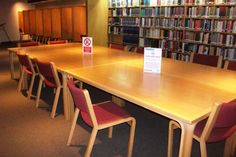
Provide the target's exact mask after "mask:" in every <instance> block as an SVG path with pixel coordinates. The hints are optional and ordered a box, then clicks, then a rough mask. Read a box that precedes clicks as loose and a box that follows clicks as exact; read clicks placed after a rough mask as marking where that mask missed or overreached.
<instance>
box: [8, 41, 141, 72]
mask: <svg viewBox="0 0 236 157" xmlns="http://www.w3.org/2000/svg"><path fill="white" fill-rule="evenodd" d="M8 50H9V51H13V52H23V53H28V54H29V55H30V57H31V58H37V59H38V60H42V61H48V62H51V61H52V62H54V63H55V64H56V66H57V68H58V69H59V70H67V69H73V68H82V67H87V66H97V65H104V64H110V63H115V62H120V61H127V60H133V59H136V58H140V56H142V55H141V54H137V53H128V52H127V53H124V51H121V50H115V49H110V48H107V47H102V46H94V47H93V54H92V55H89V54H85V55H83V54H82V47H81V44H80V43H68V44H57V45H42V46H33V47H19V48H9V49H8Z"/></svg>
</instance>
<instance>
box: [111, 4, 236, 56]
mask: <svg viewBox="0 0 236 157" xmlns="http://www.w3.org/2000/svg"><path fill="white" fill-rule="evenodd" d="M108 37H109V41H108V43H115V44H122V45H135V46H139V47H160V48H162V49H163V52H164V53H165V55H166V56H172V57H174V58H176V59H180V60H189V54H190V52H195V53H202V54H208V55H221V56H223V58H224V59H229V60H234V59H236V0H109V16H108Z"/></svg>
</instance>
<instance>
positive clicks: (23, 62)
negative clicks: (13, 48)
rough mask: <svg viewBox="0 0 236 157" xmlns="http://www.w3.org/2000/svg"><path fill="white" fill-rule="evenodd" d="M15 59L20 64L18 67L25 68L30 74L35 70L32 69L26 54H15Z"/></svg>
mask: <svg viewBox="0 0 236 157" xmlns="http://www.w3.org/2000/svg"><path fill="white" fill-rule="evenodd" d="M17 57H18V60H19V62H20V65H22V66H24V67H26V68H27V69H28V70H30V71H31V72H35V70H34V68H33V64H32V62H31V60H30V58H29V56H28V55H27V54H21V53H17Z"/></svg>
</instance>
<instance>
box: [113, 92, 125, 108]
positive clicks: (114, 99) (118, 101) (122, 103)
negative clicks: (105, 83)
mask: <svg viewBox="0 0 236 157" xmlns="http://www.w3.org/2000/svg"><path fill="white" fill-rule="evenodd" d="M112 102H114V103H116V104H117V105H119V106H120V107H124V106H125V100H123V99H121V98H118V97H116V96H114V95H112Z"/></svg>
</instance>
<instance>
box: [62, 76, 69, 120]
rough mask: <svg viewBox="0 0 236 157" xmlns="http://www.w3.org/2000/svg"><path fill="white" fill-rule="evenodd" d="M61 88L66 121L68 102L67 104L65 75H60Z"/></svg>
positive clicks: (67, 117)
mask: <svg viewBox="0 0 236 157" xmlns="http://www.w3.org/2000/svg"><path fill="white" fill-rule="evenodd" d="M62 87H63V105H64V116H65V119H66V120H69V119H70V117H69V113H68V112H69V106H70V105H69V102H68V88H67V74H66V73H62Z"/></svg>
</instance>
